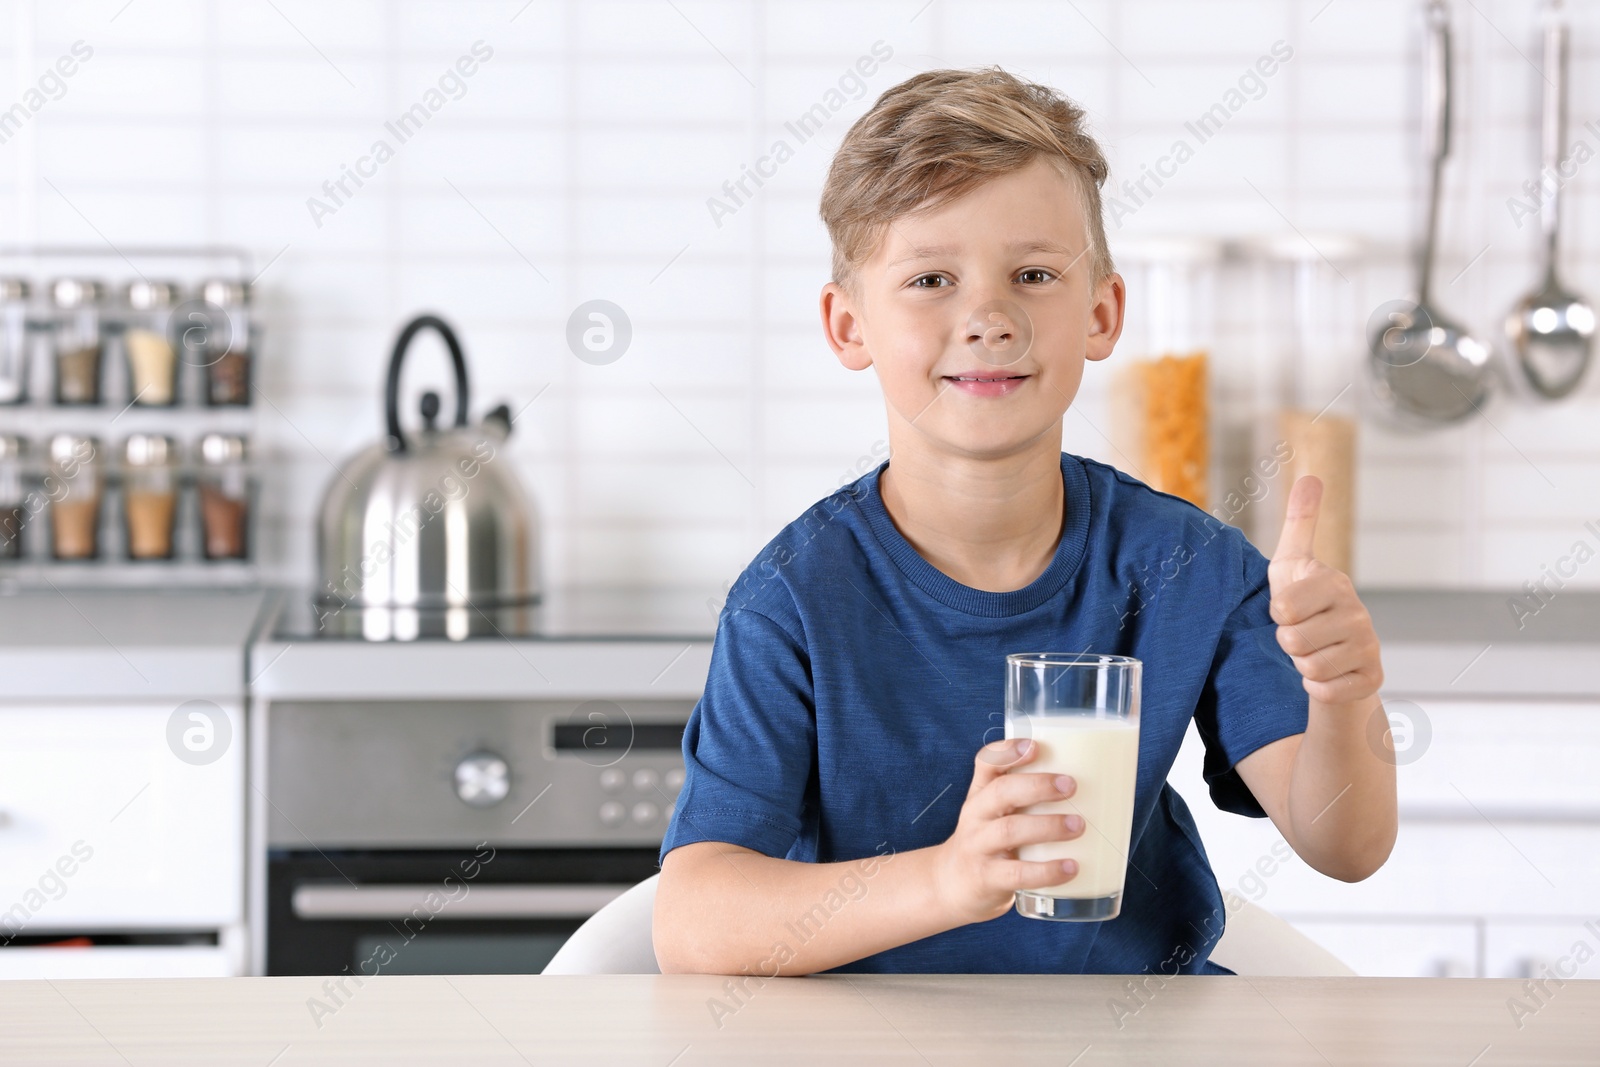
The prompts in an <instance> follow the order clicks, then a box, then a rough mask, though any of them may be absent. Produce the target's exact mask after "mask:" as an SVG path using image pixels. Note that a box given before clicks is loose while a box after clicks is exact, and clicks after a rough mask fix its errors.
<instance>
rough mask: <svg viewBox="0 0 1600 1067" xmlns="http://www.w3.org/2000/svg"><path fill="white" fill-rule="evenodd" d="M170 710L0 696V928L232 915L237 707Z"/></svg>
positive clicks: (239, 733) (179, 922)
mask: <svg viewBox="0 0 1600 1067" xmlns="http://www.w3.org/2000/svg"><path fill="white" fill-rule="evenodd" d="M176 710H178V709H177V708H175V706H174V705H173V704H170V703H167V704H160V705H154V704H124V705H115V706H113V705H98V706H92V707H90V706H82V705H58V706H46V705H30V706H18V705H11V706H3V707H0V939H4V938H6V937H8V936H15V935H17V934H33V933H50V932H56V931H76V930H89V929H128V928H131V929H138V928H162V929H197V928H200V929H203V928H214V927H217V926H220V925H223V924H227V923H234V922H238V921H239V920H240V917H241V915H242V912H243V883H244V878H243V874H244V843H243V830H244V760H243V750H244V731H243V714H242V711H241V709H240V707H239V706H238V705H237V704H235V705H232V706H226V705H224V706H219V705H217V704H204V703H197V706H196V707H195V708H192V709H190V708H186V709H185V710H184V711H183V712H182V714H181V717H180V721H179V723H178V724H177V725H178V728H179V729H178V730H177V737H178V738H179V739H180V740H176V741H175V742H174V743H173V744H169V741H168V737H169V729H171V728H173V723H172V720H173V715H174V712H175V711H176ZM190 712H195V713H197V714H201V715H203V716H206V718H205V719H204V720H194V719H190V718H189V715H190ZM184 730H190V731H193V732H191V733H189V735H188V746H185V745H184V743H183V741H182V740H181V738H182V736H183V731H184ZM208 730H209V734H208V733H207V731H208ZM208 739H209V742H210V746H211V749H212V751H209V752H208V751H206V742H207V740H208ZM179 749H182V750H183V751H184V752H185V755H186V758H180V756H179V754H178V750H179ZM207 759H209V762H204V761H205V760H207Z"/></svg>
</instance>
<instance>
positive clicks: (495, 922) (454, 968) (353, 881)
mask: <svg viewBox="0 0 1600 1067" xmlns="http://www.w3.org/2000/svg"><path fill="white" fill-rule="evenodd" d="M656 856H657V852H656V850H655V849H654V848H616V849H583V848H565V849H555V848H538V849H530V848H523V849H513V848H499V849H496V848H494V847H492V846H489V845H483V846H479V847H477V848H469V849H420V850H390V849H385V850H373V851H356V850H330V851H327V852H322V851H273V852H272V853H270V854H269V856H268V861H267V968H266V970H267V974H269V975H285V974H309V975H318V974H354V975H359V976H364V977H371V976H373V975H377V974H538V973H539V972H540V971H542V970H543V969H544V966H545V964H547V963H549V962H550V958H551V957H552V956H554V955H555V953H556V950H557V949H559V948H560V947H561V946H562V945H563V944H564V943H565V942H566V940H567V938H568V937H570V936H571V935H572V933H573V931H575V930H577V928H578V927H580V926H582V925H583V923H584V921H585V920H586V919H588V918H589V916H591V915H593V914H594V913H595V912H596V911H599V910H600V909H601V908H602V907H604V906H605V905H606V904H607V903H609V902H610V901H611V900H613V899H615V898H616V897H618V896H620V895H621V894H622V893H623V892H625V891H626V890H627V889H628V888H629V887H630V886H633V885H635V884H637V883H639V882H641V881H643V880H644V879H646V878H648V877H650V876H651V875H653V874H655V873H656V872H657V870H658V868H657V866H656Z"/></svg>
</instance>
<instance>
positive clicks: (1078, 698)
mask: <svg viewBox="0 0 1600 1067" xmlns="http://www.w3.org/2000/svg"><path fill="white" fill-rule="evenodd" d="M1142 668H1143V664H1142V663H1141V662H1140V661H1139V660H1136V659H1133V658H1131V657H1129V656H1104V655H1096V654H1092V653H1064V652H1019V653H1014V654H1012V655H1009V656H1007V657H1006V708H1005V716H1006V736H1007V737H1026V738H1031V739H1032V740H1033V742H1034V744H1035V745H1037V746H1038V747H1039V754H1038V755H1037V756H1036V757H1035V758H1034V759H1033V760H1030V761H1029V762H1028V763H1027V764H1025V765H1022V766H1019V767H1018V768H1017V771H1019V772H1034V773H1038V772H1046V773H1050V774H1068V775H1071V776H1072V777H1073V778H1074V779H1076V780H1077V783H1078V788H1077V791H1076V792H1074V793H1073V795H1072V796H1070V797H1068V798H1066V799H1064V800H1049V801H1044V802H1042V803H1039V804H1034V805H1031V806H1029V807H1027V808H1025V809H1023V810H1024V811H1026V812H1028V813H1029V814H1062V815H1064V814H1077V815H1081V816H1083V820H1084V829H1083V833H1082V834H1080V835H1078V837H1076V838H1075V839H1074V840H1071V841H1047V842H1043V843H1040V844H1033V845H1022V846H1020V847H1019V848H1018V849H1017V858H1018V859H1022V860H1064V859H1071V860H1076V861H1077V864H1078V873H1077V874H1076V875H1075V876H1074V877H1072V878H1070V879H1068V880H1067V881H1065V882H1062V883H1060V884H1058V885H1053V886H1046V887H1044V888H1043V889H1026V890H1018V891H1017V903H1016V908H1017V911H1018V912H1019V913H1020V914H1022V915H1026V916H1027V917H1029V918H1031V919H1056V920H1066V921H1078V922H1084V921H1096V920H1101V919H1115V918H1116V917H1117V915H1118V914H1119V913H1120V912H1121V910H1122V890H1123V882H1124V879H1125V876H1126V872H1127V863H1128V844H1129V839H1130V837H1131V835H1132V832H1133V795H1134V786H1135V784H1136V782H1137V779H1138V770H1139V682H1140V673H1141V671H1142Z"/></svg>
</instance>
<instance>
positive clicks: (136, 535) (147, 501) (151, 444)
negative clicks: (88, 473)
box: [122, 433, 178, 559]
mask: <svg viewBox="0 0 1600 1067" xmlns="http://www.w3.org/2000/svg"><path fill="white" fill-rule="evenodd" d="M177 458H178V450H177V448H176V446H175V445H174V444H173V441H172V438H170V437H164V436H162V435H160V434H143V433H136V434H134V435H132V436H131V437H129V438H128V439H127V440H126V441H124V442H123V444H122V517H123V522H124V524H125V526H126V530H127V546H128V547H127V550H128V558H129V559H171V558H172V546H173V537H172V520H173V516H174V514H176V512H177V510H178V472H177V469H176V464H177Z"/></svg>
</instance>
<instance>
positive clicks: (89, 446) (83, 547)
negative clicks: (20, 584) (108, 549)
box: [45, 433, 105, 559]
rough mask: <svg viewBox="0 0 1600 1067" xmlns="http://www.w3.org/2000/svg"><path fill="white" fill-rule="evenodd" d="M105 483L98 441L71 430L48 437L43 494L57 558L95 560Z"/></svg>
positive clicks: (98, 548) (97, 553) (52, 549)
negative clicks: (46, 470) (48, 452)
mask: <svg viewBox="0 0 1600 1067" xmlns="http://www.w3.org/2000/svg"><path fill="white" fill-rule="evenodd" d="M104 485H105V479H104V476H103V475H102V473H101V470H100V442H99V441H96V440H95V439H94V438H93V437H83V436H80V435H78V434H71V433H58V434H56V435H55V436H54V437H52V438H51V439H50V469H49V472H48V473H47V474H46V476H45V493H46V495H48V496H49V498H50V534H51V553H52V554H53V555H54V556H55V558H56V559H94V558H95V557H96V556H98V555H99V554H100V537H99V533H100V498H101V495H102V493H103V492H104Z"/></svg>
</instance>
